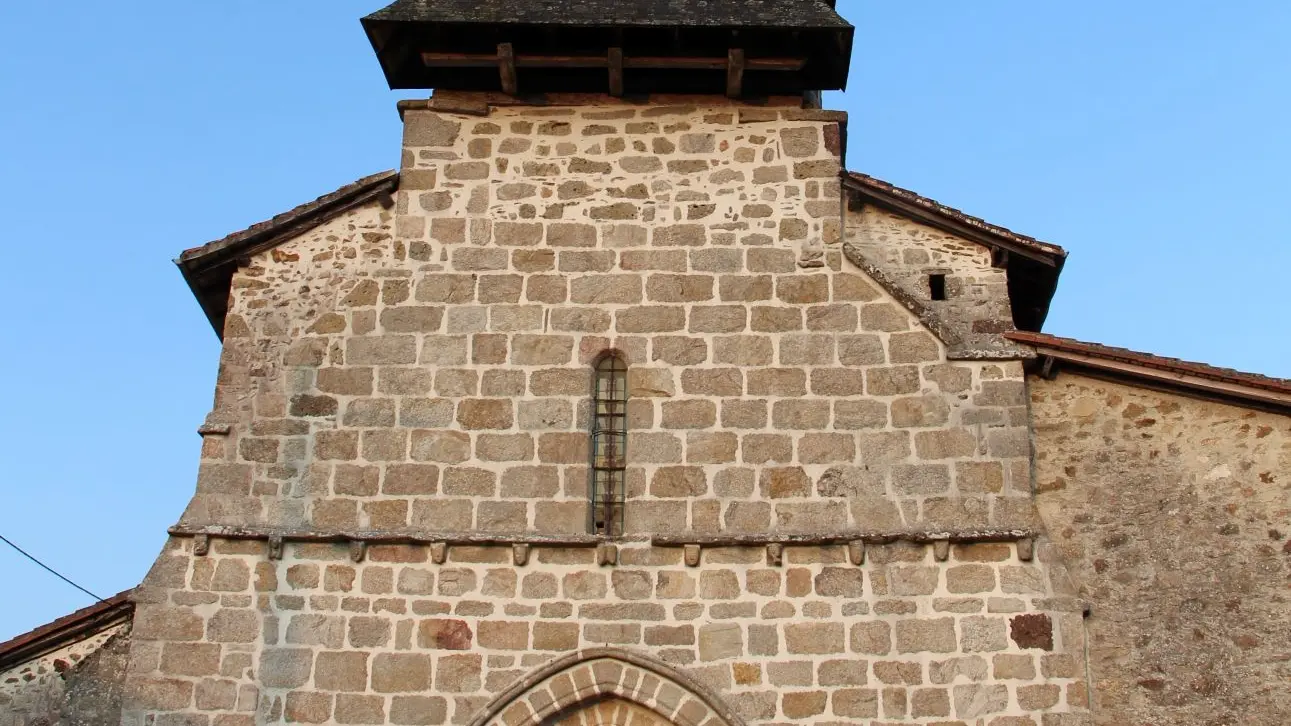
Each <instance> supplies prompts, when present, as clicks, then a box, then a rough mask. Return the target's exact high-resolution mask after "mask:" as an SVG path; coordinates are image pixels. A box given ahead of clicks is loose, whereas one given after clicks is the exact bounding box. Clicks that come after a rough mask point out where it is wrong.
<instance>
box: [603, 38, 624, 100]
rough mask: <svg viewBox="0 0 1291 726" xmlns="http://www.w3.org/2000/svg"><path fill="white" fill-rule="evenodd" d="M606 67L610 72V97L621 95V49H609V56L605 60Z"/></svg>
mask: <svg viewBox="0 0 1291 726" xmlns="http://www.w3.org/2000/svg"><path fill="white" fill-rule="evenodd" d="M605 62H606V65H607V66H608V67H609V70H610V95H611V96H622V95H623V49H622V48H610V52H609V54H608V55H607V56H606V58H605Z"/></svg>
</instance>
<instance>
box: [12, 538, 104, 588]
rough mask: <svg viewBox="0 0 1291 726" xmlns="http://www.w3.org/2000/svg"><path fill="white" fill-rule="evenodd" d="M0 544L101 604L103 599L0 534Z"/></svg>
mask: <svg viewBox="0 0 1291 726" xmlns="http://www.w3.org/2000/svg"><path fill="white" fill-rule="evenodd" d="M0 542H4V543H5V544H7V545H9V546H10V547H12V548H14V549H15V550H17V551H18V554H20V555H22V556H23V557H26V558H27V559H29V560H31V561H32V562H35V563H36V564H38V565H40V566H41V567H43V568H45V570H46V571H47V572H49V574H51V575H53V576H54V577H57V578H58V579H60V580H62V581H63V582H66V583H67V584H69V585H71V586H72V587H74V588H76V589H77V590H80V591H81V592H83V593H85V594H86V595H89V596H90V597H92V598H94V599H95V600H98V601H99V602H103V598H101V597H99V596H98V595H95V594H94V593H92V592H90V591H89V590H86V589H85V588H83V587H81V586H80V585H78V584H76V583H75V582H72V581H71V580H69V579H67V578H66V577H63V576H62V575H61V574H59V573H58V571H57V570H55V569H54V568H52V567H50V566H49V565H47V564H45V563H44V562H41V561H40V560H38V559H36V558H35V557H34V556H32V555H31V554H30V553H29V552H27V551H26V550H24V549H23V548H21V547H19V546H18V545H16V544H14V543H13V542H10V541H9V539H8V538H6V537H5V536H4V535H2V534H0Z"/></svg>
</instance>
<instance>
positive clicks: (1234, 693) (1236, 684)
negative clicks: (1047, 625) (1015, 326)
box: [1031, 373, 1291, 726]
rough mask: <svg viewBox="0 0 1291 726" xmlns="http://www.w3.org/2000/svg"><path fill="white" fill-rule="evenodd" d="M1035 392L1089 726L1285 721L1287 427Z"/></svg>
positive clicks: (1082, 394)
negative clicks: (1083, 628) (1079, 607)
mask: <svg viewBox="0 0 1291 726" xmlns="http://www.w3.org/2000/svg"><path fill="white" fill-rule="evenodd" d="M1031 395H1032V401H1033V406H1034V412H1035V413H1034V415H1035V420H1036V423H1035V436H1036V448H1037V451H1038V452H1039V454H1038V457H1037V462H1036V470H1037V501H1038V503H1039V507H1040V511H1041V513H1042V514H1043V516H1044V520H1045V524H1046V526H1047V528H1048V530H1049V531H1050V532H1051V533H1052V537H1053V540H1054V546H1055V549H1056V551H1055V555H1060V556H1061V558H1062V560H1063V561H1064V562H1066V566H1067V567H1068V568H1069V569H1070V572H1071V576H1072V580H1073V581H1074V582H1075V583H1076V586H1077V593H1078V594H1079V596H1080V597H1081V598H1084V599H1085V600H1087V601H1088V602H1089V603H1090V604H1091V606H1092V615H1091V617H1090V619H1089V621H1088V622H1089V637H1090V643H1089V646H1090V663H1089V665H1090V673H1091V679H1092V683H1093V686H1094V689H1093V690H1094V696H1095V703H1094V705H1095V713H1097V714H1099V723H1105V724H1108V725H1109V726H1110V725H1111V724H1124V723H1143V724H1155V723H1162V724H1165V723H1198V724H1201V723H1207V724H1209V723H1214V724H1222V723H1269V724H1272V723H1291V691H1289V690H1288V689H1287V687H1286V686H1287V684H1288V683H1289V682H1291V660H1288V654H1289V653H1291V625H1289V624H1288V621H1287V610H1288V606H1289V603H1291V590H1289V589H1288V585H1291V565H1289V564H1288V563H1291V527H1289V526H1288V522H1291V497H1289V496H1288V490H1289V489H1291V479H1289V478H1288V477H1289V476H1291V475H1289V474H1288V473H1289V472H1291V419H1288V418H1287V417H1286V416H1285V415H1278V414H1272V413H1263V412H1260V411H1255V410H1251V409H1247V408H1238V407H1234V406H1228V405H1223V404H1218V403H1211V402H1207V401H1202V400H1198V399H1196V398H1191V397H1187V396H1181V395H1177V394H1170V393H1163V392H1157V391H1151V390H1146V389H1143V388H1137V387H1132V386H1127V385H1124V384H1119V383H1112V382H1107V381H1102V380H1098V379H1094V378H1089V377H1086V376H1082V375H1078V374H1075V373H1063V374H1061V375H1059V376H1058V377H1057V378H1056V379H1054V380H1052V381H1050V380H1045V379H1044V378H1040V377H1037V378H1035V379H1033V381H1032V394H1031Z"/></svg>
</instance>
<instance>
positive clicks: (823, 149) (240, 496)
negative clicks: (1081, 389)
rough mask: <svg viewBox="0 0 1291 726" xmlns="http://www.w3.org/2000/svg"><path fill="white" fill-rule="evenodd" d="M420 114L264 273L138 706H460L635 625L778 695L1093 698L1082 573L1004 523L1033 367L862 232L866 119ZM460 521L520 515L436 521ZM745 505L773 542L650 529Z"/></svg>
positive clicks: (931, 718)
mask: <svg viewBox="0 0 1291 726" xmlns="http://www.w3.org/2000/svg"><path fill="white" fill-rule="evenodd" d="M405 120H406V125H407V128H406V134H405V149H404V168H403V171H402V174H401V181H400V190H399V192H398V195H397V199H396V203H395V207H394V208H393V209H392V210H384V209H382V208H381V206H380V205H379V204H376V203H374V204H372V205H371V206H369V207H365V208H362V209H358V210H354V211H352V212H350V213H348V214H347V215H345V216H342V217H338V218H336V219H333V220H332V221H330V222H328V223H327V224H325V225H323V226H321V227H319V228H317V229H315V230H313V231H312V232H309V233H308V234H305V235H303V236H301V237H300V238H298V239H295V240H292V241H290V242H288V243H286V244H283V245H281V246H279V247H277V248H276V249H274V250H272V251H269V252H265V253H262V254H259V255H257V256H255V257H254V258H253V259H252V260H251V261H250V263H249V264H248V265H247V266H246V267H244V268H243V269H241V270H240V271H239V272H238V273H237V275H236V276H235V278H234V290H233V295H232V298H231V301H230V303H231V304H230V308H229V315H228V317H227V325H226V331H225V347H224V352H223V358H222V361H221V373H220V380H219V384H218V393H217V396H216V404H215V408H214V411H213V412H212V414H211V417H210V419H209V420H208V422H207V425H206V426H205V427H204V431H205V432H206V437H205V441H204V445H203V450H202V464H201V472H200V475H199V480H198V485H197V495H196V497H195V498H194V500H193V504H192V506H190V508H189V509H188V511H187V512H186V513H185V515H184V518H183V521H182V523H181V525H182V527H181V529H180V530H177V534H176V536H175V537H173V538H172V539H171V540H170V542H169V543H168V545H167V549H166V552H164V553H163V555H162V557H161V558H160V559H159V560H158V562H157V565H156V566H155V567H154V569H153V571H152V572H151V573H150V574H149V576H148V578H147V580H146V581H145V583H144V586H143V587H141V588H140V589H139V591H138V592H137V594H136V599H137V600H138V602H139V605H138V611H137V616H136V623H135V637H134V649H133V653H132V656H133V657H132V664H131V682H132V684H133V688H132V694H133V696H134V700H133V701H132V702H131V706H130V708H129V710H128V714H127V718H126V721H127V723H131V724H142V723H144V720H145V719H146V718H151V717H152V716H153V715H155V714H178V715H172V716H169V717H163V716H161V715H158V716H157V719H158V721H159V722H160V721H162V720H163V719H164V718H169V719H172V720H173V722H174V723H184V724H185V725H186V726H187V725H190V724H192V725H196V724H201V725H202V726H206V725H207V724H210V726H216V725H217V724H218V726H241V724H250V723H252V722H257V721H258V722H277V721H281V720H286V721H291V722H310V723H322V722H329V720H331V721H335V722H337V723H384V722H387V721H388V722H391V723H399V724H415V723H417V724H419V723H429V724H438V723H449V722H451V723H456V724H465V723H470V722H471V721H472V719H473V718H476V717H477V716H481V714H483V713H485V709H486V707H487V706H488V705H489V698H490V695H491V694H496V693H497V692H499V691H501V690H503V689H506V688H508V687H509V686H511V685H512V684H513V683H515V682H517V681H520V680H522V679H523V678H525V677H526V676H527V675H528V674H531V673H533V672H534V671H535V669H537V668H539V667H540V666H541V665H542V664H544V663H548V662H549V661H551V660H553V659H555V658H557V657H560V656H563V655H567V654H569V653H575V652H579V651H584V650H587V649H589V648H595V647H597V646H605V645H611V646H615V647H620V648H624V649H627V650H629V651H631V652H633V653H637V654H639V655H641V657H643V658H648V659H650V660H651V662H656V663H661V664H665V665H668V664H670V665H672V666H675V667H677V668H679V669H682V670H683V671H684V672H685V674H687V677H690V678H693V679H695V680H696V681H698V682H700V683H702V684H704V686H705V688H708V689H711V690H712V691H714V692H715V693H718V694H719V695H720V697H721V699H722V701H723V702H724V703H727V704H729V705H730V706H731V708H733V709H735V711H736V712H737V713H738V714H740V717H741V718H742V719H743V720H745V721H747V722H749V723H773V722H781V721H784V720H789V719H792V720H795V721H811V722H832V721H839V720H846V721H857V720H865V719H883V723H950V724H955V723H968V722H969V721H973V722H976V721H977V720H979V719H982V720H985V719H990V720H991V721H992V723H994V724H996V726H1021V725H1022V724H1032V725H1033V726H1034V725H1036V724H1040V723H1043V724H1045V726H1067V725H1068V724H1076V723H1081V722H1082V720H1081V719H1082V718H1083V717H1082V716H1081V715H1080V713H1079V709H1080V708H1081V707H1082V705H1083V704H1084V703H1085V695H1084V691H1083V685H1082V680H1081V679H1082V677H1083V676H1082V674H1083V670H1084V666H1083V662H1082V661H1081V659H1080V653H1081V652H1082V651H1083V640H1082V625H1081V616H1080V607H1079V605H1078V603H1076V602H1075V601H1073V600H1072V599H1071V598H1070V597H1067V595H1068V593H1067V592H1066V591H1065V590H1064V589H1063V585H1062V579H1061V578H1060V577H1056V576H1055V574H1054V570H1053V568H1052V567H1051V566H1050V565H1048V564H1045V563H1044V562H1040V561H1032V560H1031V557H1030V547H1029V545H1028V544H1024V543H1022V542H1019V543H1018V544H1013V542H1014V541H1015V540H1018V539H1020V538H1022V539H1025V538H1026V537H1027V535H1028V534H1031V532H1030V531H1029V530H1030V528H1032V527H1034V526H1035V525H1036V522H1037V520H1036V519H1035V517H1034V511H1033V506H1032V503H1031V499H1030V492H1031V476H1030V464H1031V459H1030V448H1029V436H1028V428H1027V427H1028V412H1027V406H1026V403H1027V402H1026V395H1025V383H1024V379H1023V372H1022V367H1021V364H1020V363H1019V362H1018V361H1015V360H999V361H952V360H948V359H947V351H946V346H945V345H944V344H943V342H942V341H940V340H939V339H938V338H937V337H936V336H935V335H934V334H933V333H932V332H930V331H929V330H928V329H926V328H925V327H924V326H922V325H921V324H920V322H919V320H918V318H917V317H916V316H915V315H913V314H911V313H910V312H909V311H908V310H907V309H906V308H904V307H903V306H902V305H901V304H900V303H899V302H898V301H897V299H896V298H895V297H893V295H892V294H890V292H889V291H888V290H887V289H885V288H884V286H883V285H881V284H878V283H876V282H875V281H874V280H872V279H870V278H868V277H867V276H866V275H864V274H862V272H861V270H860V269H859V268H858V267H856V266H855V265H854V264H853V263H852V262H850V261H849V260H847V259H846V258H845V256H844V255H843V254H842V253H841V249H840V248H841V246H842V229H841V228H842V209H841V203H840V199H839V181H838V172H839V138H840V136H841V134H840V131H839V127H838V124H839V121H840V116H839V115H837V114H830V113H824V112H817V111H803V110H801V109H797V108H791V107H785V106H776V105H770V106H764V107H748V106H743V107H741V106H733V105H729V104H727V103H726V102H725V101H715V102H713V104H712V105H711V106H705V105H689V106H661V105H645V106H639V105H638V106H634V105H626V104H616V105H610V104H607V105H589V106H581V107H569V108H550V107H546V108H527V107H508V108H494V109H492V110H491V111H490V112H489V113H488V115H487V116H469V115H460V114H454V113H450V112H447V111H444V110H442V108H441V109H439V110H435V108H434V104H417V105H411V106H409V107H407V108H406V110H405ZM607 349H614V350H617V351H620V352H621V353H622V354H623V356H624V358H625V359H626V361H627V363H628V364H629V366H630V373H629V384H630V389H631V390H630V393H631V403H630V409H629V428H630V430H631V433H630V439H629V444H628V452H629V453H628V463H629V470H628V474H627V482H628V487H627V526H626V529H627V536H626V537H624V538H621V539H619V540H617V541H615V542H614V543H612V544H613V547H614V548H616V549H610V548H608V547H607V546H601V547H595V546H579V545H580V544H590V545H596V544H597V543H596V540H595V539H594V538H591V537H590V536H589V535H588V534H587V521H588V517H587V510H588V502H587V478H588V471H587V457H588V454H587V440H588V434H587V430H588V422H587V406H586V403H587V398H588V396H589V393H590V389H591V381H590V364H591V362H592V361H593V360H594V359H595V358H596V357H597V356H598V355H600V354H601V353H602V352H603V351H605V350H607ZM983 530H993V534H987V535H984V534H983ZM463 532H466V533H470V534H471V535H472V536H477V537H480V536H485V535H489V536H494V537H495V538H496V539H497V542H495V543H493V544H478V545H470V546H467V545H464V544H458V545H455V546H445V545H444V544H430V543H432V542H437V541H439V542H442V541H445V540H453V539H454V537H460V536H459V535H455V534H453V533H463ZM789 533H796V534H797V535H800V536H803V535H805V536H817V535H820V534H821V533H824V534H826V535H831V536H836V537H837V540H838V541H840V542H842V541H846V540H847V539H849V538H850V539H853V540H861V539H865V538H867V537H868V539H869V541H870V542H871V544H870V547H869V553H868V559H866V561H865V563H864V564H855V563H853V562H852V561H851V560H850V557H849V555H851V554H853V553H851V552H849V550H848V548H847V547H846V546H844V545H842V544H831V545H829V546H792V545H790V546H785V547H784V548H783V558H784V562H783V564H781V563H779V562H777V561H776V557H775V556H773V555H771V553H770V552H769V550H768V548H767V547H766V543H765V542H763V541H761V540H758V538H759V537H761V538H763V539H765V538H767V537H772V536H785V535H787V534H789ZM719 534H720V535H722V536H727V537H735V536H751V537H753V540H752V541H750V542H749V543H747V546H720V547H706V548H704V549H703V550H702V551H700V552H698V553H697V554H698V555H699V557H698V560H692V561H690V562H688V561H687V558H688V554H690V553H687V552H686V551H685V550H683V549H682V548H680V547H675V546H667V545H666V543H663V542H652V539H651V538H652V537H656V536H662V535H667V536H672V537H682V538H683V539H684V538H685V537H703V536H716V535H719ZM311 537H312V538H315V539H318V538H331V539H335V540H338V541H337V542H335V543H307V542H303V541H302V539H308V538H311ZM580 537H581V538H583V539H584V540H587V541H586V542H579V541H578V538H580ZM279 538H281V539H279ZM397 538H404V540H405V541H407V542H411V543H406V544H390V542H392V541H395V540H396V539H397ZM544 538H548V539H544ZM552 538H554V539H561V538H563V540H562V541H563V544H559V545H557V544H553V543H552V542H553V539H552ZM991 538H1003V539H1007V540H1008V542H1003V543H1002V542H983V543H981V544H969V545H966V546H963V547H949V546H948V545H947V544H946V543H947V540H949V539H962V540H970V541H976V540H982V539H991ZM267 539H268V540H270V541H269V542H266V541H265V540H267ZM359 540H363V541H368V542H370V544H369V545H368V546H366V547H365V546H363V545H362V544H359ZM911 540H918V542H917V543H916V542H912V541H911ZM927 540H938V541H939V544H938V545H928V544H925V541H927ZM674 544H675V542H674ZM513 545H518V548H517V547H514V546H513ZM208 548H209V549H208ZM529 548H531V549H532V554H530V552H529ZM692 551H693V548H692ZM522 555H523V556H522ZM1055 583H1057V584H1056V585H1055ZM623 677H624V678H626V677H627V676H623ZM619 686H620V687H621V686H622V684H619ZM663 691H664V689H663V688H662V686H660V691H659V693H663ZM615 692H616V693H617V692H618V691H615ZM646 695H649V694H646ZM655 695H658V694H655ZM652 697H653V696H652ZM643 699H644V696H643V697H642V699H638V701H637V702H638V705H642V700H643ZM535 707H536V706H535ZM680 707H681V704H680V703H679V704H678V708H680ZM668 715H671V714H668ZM948 719H951V720H948ZM955 719H958V720H955Z"/></svg>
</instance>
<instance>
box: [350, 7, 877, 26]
mask: <svg viewBox="0 0 1291 726" xmlns="http://www.w3.org/2000/svg"><path fill="white" fill-rule="evenodd" d="M364 21H365V22H367V21H394V22H428V23H481V24H516V25H547V24H550V23H553V22H559V23H560V24H561V25H583V26H616V27H622V26H642V27H650V26H678V25H683V26H702V27H721V28H755V27H756V28H848V27H851V26H850V25H849V24H848V23H847V21H845V20H843V19H842V18H840V17H839V16H838V13H837V12H836V11H835V10H834V2H833V0H576V1H574V2H571V0H398V1H397V2H395V3H393V4H391V5H390V6H389V7H386V8H384V9H382V10H378V11H377V12H375V13H372V14H371V15H369V16H367V17H366V18H364Z"/></svg>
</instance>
